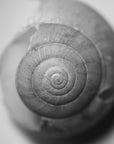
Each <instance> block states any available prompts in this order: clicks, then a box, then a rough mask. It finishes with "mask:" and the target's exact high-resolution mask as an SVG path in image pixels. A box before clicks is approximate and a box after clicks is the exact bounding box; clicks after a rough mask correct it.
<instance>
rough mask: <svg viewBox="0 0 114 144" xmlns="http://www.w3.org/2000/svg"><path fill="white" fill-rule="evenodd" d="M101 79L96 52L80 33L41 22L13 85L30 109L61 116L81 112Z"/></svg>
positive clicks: (57, 116)
mask: <svg viewBox="0 0 114 144" xmlns="http://www.w3.org/2000/svg"><path fill="white" fill-rule="evenodd" d="M101 78H102V64H101V59H100V55H99V52H98V50H97V48H96V46H95V45H94V44H93V43H92V42H91V41H90V40H89V39H88V38H87V37H86V36H85V35H84V34H83V33H82V32H80V31H79V30H76V29H74V28H72V27H70V26H66V25H62V24H50V23H49V24H46V23H43V24H40V26H39V29H38V31H37V32H36V34H35V35H34V37H33V38H32V41H31V44H30V48H29V51H28V52H27V54H26V55H25V56H24V58H23V59H22V60H21V62H20V64H19V67H18V70H17V74H16V87H17V91H18V93H19V95H20V97H21V98H22V100H23V101H24V103H25V104H26V105H27V106H28V107H29V108H30V109H31V110H33V111H35V112H36V113H38V114H39V115H42V116H45V117H49V118H59V119H60V118H65V117H70V116H73V115H76V113H78V112H80V111H81V110H82V109H83V108H84V107H85V106H86V105H87V104H88V103H89V102H90V101H91V100H92V99H93V98H94V96H95V95H96V94H97V92H98V89H99V87H100V84H101Z"/></svg>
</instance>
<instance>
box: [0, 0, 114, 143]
mask: <svg viewBox="0 0 114 144" xmlns="http://www.w3.org/2000/svg"><path fill="white" fill-rule="evenodd" d="M36 1H37V5H36ZM36 1H35V0H34V1H32V0H0V54H1V52H2V51H3V49H4V48H5V46H6V45H7V43H8V42H9V41H10V40H11V39H12V37H13V35H14V34H15V33H16V32H17V31H18V30H20V29H21V28H22V27H23V26H24V25H26V23H27V22H29V21H30V17H31V16H32V14H33V13H34V12H35V9H36V8H37V6H38V0H36ZM83 1H85V2H87V3H89V5H91V6H92V7H94V8H96V9H97V10H98V11H99V12H100V13H101V14H102V15H103V16H104V17H105V18H106V19H107V20H108V21H109V22H110V24H111V25H112V27H114V0H83ZM2 99H3V94H2V91H1V89H0V144H33V142H32V141H30V140H29V139H28V138H27V137H25V136H24V135H23V134H22V133H21V132H19V131H18V129H17V128H16V127H15V126H14V125H12V123H11V121H10V120H9V117H8V113H7V111H6V109H5V107H4V104H3V102H2ZM96 144H114V131H113V130H112V131H111V132H109V134H108V135H107V136H106V137H105V138H103V139H102V140H100V141H99V142H97V143H96Z"/></svg>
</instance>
